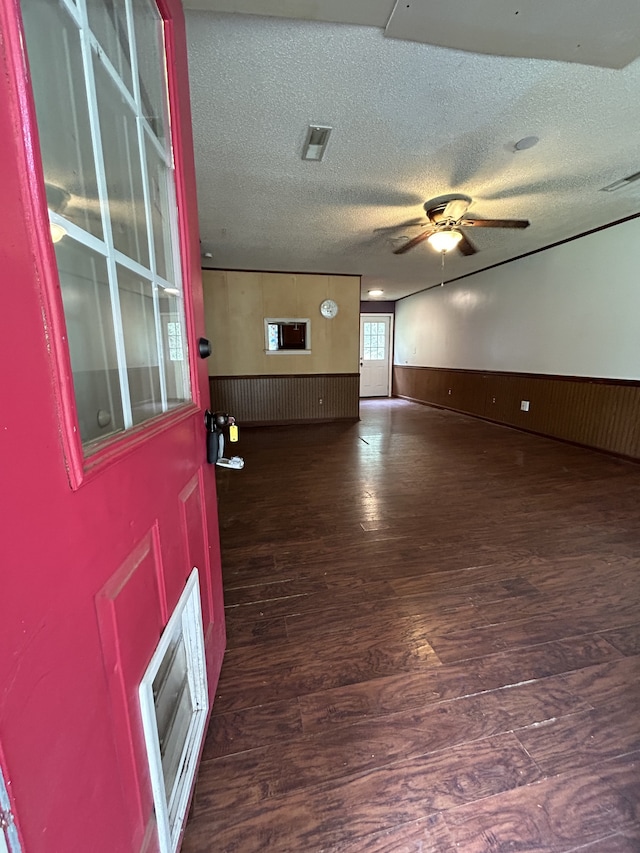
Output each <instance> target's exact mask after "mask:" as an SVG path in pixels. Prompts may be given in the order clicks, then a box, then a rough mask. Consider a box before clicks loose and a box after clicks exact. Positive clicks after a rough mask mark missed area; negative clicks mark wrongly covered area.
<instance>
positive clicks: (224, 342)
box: [202, 270, 360, 376]
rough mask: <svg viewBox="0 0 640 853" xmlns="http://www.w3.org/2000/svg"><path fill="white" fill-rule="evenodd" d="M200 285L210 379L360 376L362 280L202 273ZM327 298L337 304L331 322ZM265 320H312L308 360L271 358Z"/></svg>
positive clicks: (311, 276) (298, 275)
mask: <svg viewBox="0 0 640 853" xmlns="http://www.w3.org/2000/svg"><path fill="white" fill-rule="evenodd" d="M202 282H203V286H204V307H205V323H206V328H207V336H208V337H209V339H210V340H211V344H212V346H213V355H212V356H211V358H210V359H209V375H210V376H264V375H274V374H279V375H282V374H301V373H357V372H358V367H359V343H358V339H359V334H360V326H359V315H360V277H359V276H351V275H310V274H293V273H266V272H235V271H230V270H203V272H202ZM324 299H334V300H335V301H336V302H337V303H338V306H339V311H338V315H337V317H334V319H333V320H326V319H325V318H324V317H322V315H321V314H320V303H321V302H322V301H323V300H324ZM265 317H273V318H285V317H295V318H300V319H306V318H308V319H309V320H310V321H311V353H310V355H289V354H286V355H281V354H278V355H273V354H272V355H267V354H266V353H265V344H264V320H265Z"/></svg>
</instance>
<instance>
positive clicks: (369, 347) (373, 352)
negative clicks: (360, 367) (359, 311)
mask: <svg viewBox="0 0 640 853" xmlns="http://www.w3.org/2000/svg"><path fill="white" fill-rule="evenodd" d="M363 325H364V328H363V332H362V337H363V353H362V354H363V357H364V358H365V359H366V360H367V361H384V359H385V358H386V355H385V349H386V334H385V324H384V323H372V322H370V321H369V320H365V322H364V324H363Z"/></svg>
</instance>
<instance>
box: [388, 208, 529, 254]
mask: <svg viewBox="0 0 640 853" xmlns="http://www.w3.org/2000/svg"><path fill="white" fill-rule="evenodd" d="M470 205H471V199H470V198H469V196H468V195H448V196H442V197H441V198H435V199H432V200H431V201H426V202H425V203H424V209H425V211H426V214H427V222H425V223H423V224H422V227H423V228H424V231H422V233H421V234H418V236H417V237H414V238H413V239H412V240H409V241H408V242H406V243H403V244H402V246H399V247H398V248H397V249H394V252H393V254H394V255H403V254H404V253H405V252H408V251H409V249H413V247H414V246H417V245H418V243H422V242H423V241H424V240H428V241H429V244H430V245H431V246H432V247H433V248H434V249H435V250H436V251H437V252H442V253H443V254H444V253H445V252H449V251H451V250H452V249H455V248H457V249H459V250H460V251H461V252H462V254H463V255H475V253H476V252H477V251H478V250H477V249H476V247H475V246H474V245H473V243H472V242H471V241H470V240H469V238H468V237H467V236H466V234H465V233H464V232H463V231H462V230H461V228H471V227H473V228H528V227H529V220H528V219H477V218H476V217H475V216H466V213H467V210H468V209H469V206H470ZM408 224H419V223H408Z"/></svg>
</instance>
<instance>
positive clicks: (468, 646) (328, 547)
mask: <svg viewBox="0 0 640 853" xmlns="http://www.w3.org/2000/svg"><path fill="white" fill-rule="evenodd" d="M361 414H362V421H361V423H359V424H349V425H337V424H334V425H326V426H322V425H318V426H307V427H288V428H284V427H283V428H272V429H262V430H246V431H244V433H243V434H242V435H241V445H240V448H239V452H241V453H242V454H243V455H244V456H245V459H246V467H245V469H244V470H243V471H241V472H238V471H229V470H220V471H219V474H218V484H219V502H220V520H221V533H222V544H223V565H224V578H225V589H226V593H225V594H226V604H227V619H228V636H229V645H228V651H227V654H226V657H225V662H224V666H223V671H222V676H221V680H220V685H219V690H218V696H217V698H216V702H215V706H214V716H213V718H212V722H211V726H210V730H209V734H208V737H207V741H206V746H205V750H204V759H203V762H202V767H201V770H200V775H199V780H198V784H197V790H196V794H195V799H194V804H193V807H192V813H191V817H190V821H189V824H188V826H187V831H186V836H185V841H184V845H183V852H184V853H213V851H239V853H254V851H262V850H266V851H274V853H288V851H294V852H295V853H307V851H321V850H322V851H350V852H351V853H355V851H367V853H383V851H386V852H387V853H405V851H406V853H408V852H409V851H415V853H418V851H420V853H452V851H464V853H476V851H478V853H479V852H480V851H491V853H496V851H500V853H502V851H520V853H521V852H522V851H549V853H564V851H570V850H580V851H584V853H623V851H624V853H629V851H636V853H637V851H640V678H639V676H640V525H639V517H640V466H639V465H634V464H633V463H628V462H624V461H619V460H616V459H613V458H608V457H606V456H603V455H599V454H597V453H594V452H591V451H588V450H582V449H580V448H575V447H571V446H568V445H563V444H559V443H556V442H553V441H550V440H546V439H543V438H539V437H536V436H531V435H527V434H524V433H519V432H516V431H513V430H509V429H506V428H502V427H498V426H494V425H491V424H487V423H483V422H481V421H477V420H474V419H471V418H467V417H464V416H461V415H456V414H453V413H450V412H444V411H439V410H436V409H429V408H427V407H422V406H418V405H415V404H412V403H408V402H404V401H399V400H389V401H387V400H383V401H379V402H375V401H367V402H364V403H363V405H362V411H361Z"/></svg>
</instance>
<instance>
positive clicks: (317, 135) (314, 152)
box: [302, 124, 332, 161]
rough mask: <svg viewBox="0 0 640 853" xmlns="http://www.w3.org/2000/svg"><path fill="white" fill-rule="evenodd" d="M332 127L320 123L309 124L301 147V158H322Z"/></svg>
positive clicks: (316, 159)
mask: <svg viewBox="0 0 640 853" xmlns="http://www.w3.org/2000/svg"><path fill="white" fill-rule="evenodd" d="M331 130H332V128H330V127H325V126H324V125H320V124H311V125H309V130H308V131H307V138H306V139H305V141H304V147H303V149H302V159H303V160H315V161H318V160H322V157H323V155H324V152H325V151H326V148H327V143H328V142H329V136H330V134H331Z"/></svg>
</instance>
